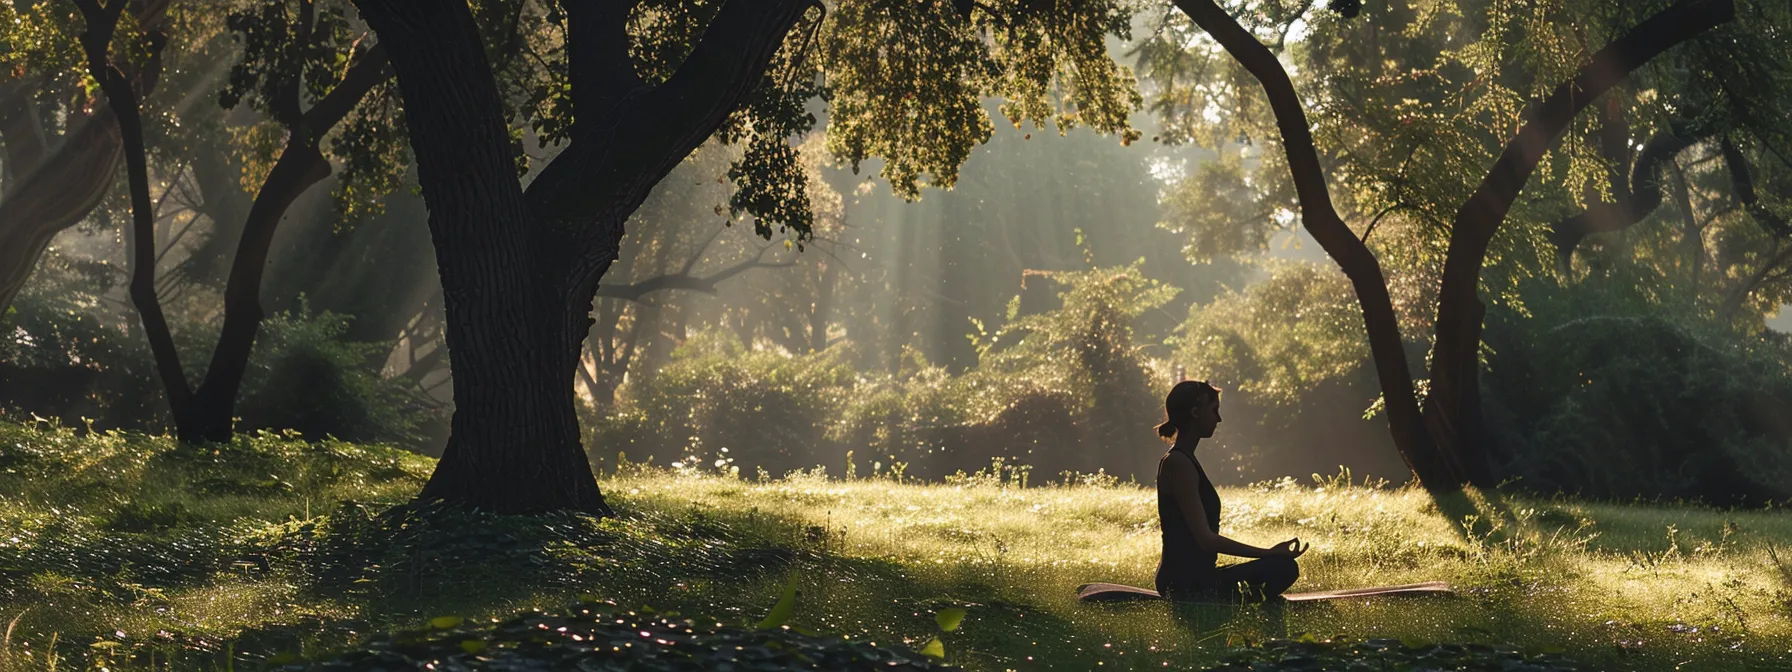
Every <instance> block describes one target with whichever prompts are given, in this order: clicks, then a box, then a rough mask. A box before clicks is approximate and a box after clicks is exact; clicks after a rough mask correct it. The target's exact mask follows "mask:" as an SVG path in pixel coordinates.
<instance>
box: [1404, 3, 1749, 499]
mask: <svg viewBox="0 0 1792 672" xmlns="http://www.w3.org/2000/svg"><path fill="white" fill-rule="evenodd" d="M1734 16H1735V5H1734V3H1733V2H1732V0H1680V1H1679V2H1676V3H1674V5H1673V6H1671V7H1669V8H1668V9H1666V10H1663V11H1661V12H1660V13H1657V14H1655V15H1654V16H1651V17H1649V18H1648V19H1647V20H1645V21H1643V22H1642V23H1641V24H1638V25H1637V26H1636V27H1635V28H1633V29H1631V30H1630V31H1629V32H1627V33H1625V34H1624V35H1622V36H1620V37H1618V38H1617V39H1616V40H1613V41H1612V42H1611V43H1610V44H1608V45H1606V46H1605V48H1603V49H1600V50H1599V51H1598V52H1596V53H1594V54H1593V57H1592V58H1591V59H1590V60H1589V61H1588V62H1587V63H1586V64H1584V65H1582V66H1581V68H1580V70H1579V71H1578V72H1576V73H1575V76H1574V78H1573V79H1571V80H1569V81H1567V82H1564V83H1563V84H1562V85H1561V86H1558V87H1557V88H1556V90H1555V91H1554V92H1553V93H1551V94H1550V96H1549V97H1548V98H1545V99H1544V100H1542V101H1540V102H1538V103H1536V104H1533V105H1532V106H1531V107H1530V109H1528V110H1527V111H1526V112H1525V114H1524V116H1523V121H1524V123H1523V125H1522V126H1521V127H1520V129H1519V131H1518V134H1517V135H1516V136H1515V137H1513V138H1512V140H1511V141H1510V142H1508V143H1507V144H1506V148H1505V150H1504V151H1503V152H1502V153H1501V154H1500V157H1499V160H1498V161H1496V162H1495V163H1494V165H1493V167H1492V168H1491V169H1490V170H1489V171H1488V173H1487V175H1486V177H1485V178H1483V179H1482V181H1481V184H1480V186H1478V187H1477V188H1476V189H1475V191H1474V194H1473V195H1471V196H1470V197H1469V198H1468V200H1467V201H1466V202H1464V203H1463V205H1462V207H1461V209H1459V210H1457V212H1456V219H1455V223H1454V226H1453V227H1452V228H1451V231H1450V246H1449V252H1448V253H1447V255H1446V257H1445V259H1444V273H1443V283H1442V286H1441V288H1440V289H1439V292H1438V311H1437V319H1436V321H1435V325H1436V327H1435V336H1434V341H1433V346H1432V356H1431V394H1430V395H1428V396H1427V397H1426V402H1425V404H1426V413H1425V419H1426V422H1427V426H1428V428H1429V429H1430V431H1431V433H1432V434H1433V436H1434V438H1435V439H1437V440H1440V441H1444V440H1448V441H1456V442H1460V443H1462V444H1463V445H1464V446H1465V447H1464V448H1462V449H1458V450H1444V451H1440V455H1443V456H1444V457H1446V458H1451V457H1454V456H1455V455H1457V454H1459V453H1460V454H1463V455H1467V456H1468V457H1467V459H1468V460H1469V461H1468V462H1465V463H1464V464H1462V465H1452V470H1453V471H1456V472H1457V473H1458V474H1459V475H1460V476H1462V477H1464V478H1469V479H1471V480H1474V479H1475V478H1477V477H1476V476H1475V474H1473V473H1470V472H1468V471H1464V469H1476V470H1484V468H1485V460H1484V458H1483V457H1478V456H1480V455H1481V453H1480V452H1479V451H1478V450H1476V449H1475V446H1476V442H1478V441H1479V440H1480V437H1479V436H1478V433H1479V432H1480V427H1479V423H1480V396H1479V395H1480V388H1479V385H1480V384H1479V382H1478V377H1479V367H1480V356H1479V355H1480V346H1481V323H1482V319H1483V318H1484V317H1485V314H1486V306H1485V305H1484V304H1482V303H1481V299H1480V297H1479V296H1478V293H1479V285H1480V280H1481V267H1482V265H1483V264H1484V263H1486V260H1487V248H1488V245H1489V243H1491V242H1492V240H1493V235H1494V233H1495V232H1496V231H1498V229H1499V226H1500V224H1502V223H1503V222H1504V221H1505V219H1506V214H1507V213H1508V212H1510V211H1511V209H1512V204H1513V202H1514V201H1515V200H1516V199H1517V198H1518V193H1519V191H1520V190H1521V189H1523V188H1524V185H1525V182H1527V181H1528V180H1529V179H1530V175H1531V173H1532V172H1534V171H1535V170H1536V168H1537V164H1538V162H1539V161H1541V160H1542V158H1543V153H1544V152H1545V151H1546V150H1548V148H1549V147H1550V146H1551V145H1552V144H1554V143H1555V140H1556V138H1558V137H1560V136H1561V134H1562V132H1563V131H1564V130H1566V129H1567V127H1568V124H1569V123H1571V122H1572V121H1573V120H1574V117H1575V116H1576V115H1578V114H1579V113H1580V111H1581V110H1582V109H1584V108H1586V106H1587V105H1589V104H1591V103H1592V102H1593V101H1594V100H1595V99H1597V98H1598V97H1599V96H1600V95H1603V94H1604V93H1605V92H1606V91H1608V90H1610V89H1611V88H1612V87H1613V86H1615V85H1617V83H1618V81H1619V80H1621V79H1623V78H1624V77H1626V76H1628V75H1629V74H1630V72H1631V71H1633V70H1635V69H1637V68H1638V67H1641V66H1642V64H1643V63H1646V62H1648V61H1649V59H1652V58H1654V57H1655V56H1656V55H1659V54H1660V53H1662V52H1664V51H1667V50H1668V49H1669V48H1671V47H1673V46H1675V45H1677V44H1680V43H1682V42H1685V41H1687V40H1690V39H1692V38H1693V37H1695V36H1697V35H1699V34H1700V33H1703V32H1705V31H1706V30H1709V29H1711V28H1712V27H1715V26H1717V25H1719V24H1722V23H1724V22H1727V21H1730V20H1731V19H1733V18H1734ZM1481 477H1482V478H1485V477H1486V475H1485V474H1481Z"/></svg>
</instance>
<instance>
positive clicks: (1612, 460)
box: [1483, 315, 1792, 505]
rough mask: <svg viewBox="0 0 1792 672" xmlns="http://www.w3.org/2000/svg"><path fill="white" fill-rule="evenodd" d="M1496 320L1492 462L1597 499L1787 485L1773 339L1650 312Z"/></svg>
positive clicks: (1711, 496) (1729, 500) (1773, 492)
mask: <svg viewBox="0 0 1792 672" xmlns="http://www.w3.org/2000/svg"><path fill="white" fill-rule="evenodd" d="M1540 322H1541V321H1540V320H1532V321H1528V322H1513V321H1510V320H1506V321H1502V322H1501V323H1500V324H1499V325H1498V327H1497V328H1495V329H1492V330H1490V334H1489V342H1490V343H1491V344H1492V345H1493V347H1494V351H1495V353H1496V354H1495V355H1493V356H1492V357H1490V358H1489V362H1488V369H1489V372H1488V374H1487V375H1486V376H1485V378H1484V381H1483V383H1484V387H1486V389H1487V393H1486V394H1484V395H1483V396H1484V401H1483V403H1484V406H1485V407H1486V408H1487V410H1488V414H1489V421H1488V423H1487V425H1488V427H1489V430H1490V433H1491V436H1490V438H1491V439H1492V440H1491V441H1490V444H1491V449H1492V451H1493V458H1494V460H1495V461H1496V466H1497V468H1498V470H1499V472H1500V473H1502V474H1504V475H1506V476H1509V477H1516V478H1518V479H1520V480H1519V482H1518V485H1520V486H1522V487H1526V488H1531V489H1537V490H1543V491H1568V492H1576V493H1580V494H1583V495H1586V496H1592V497H1601V498H1623V499H1628V498H1632V497H1647V498H1657V497H1663V498H1687V499H1698V500H1702V501H1705V502H1708V503H1711V504H1717V505H1747V504H1761V503H1764V502H1767V501H1770V500H1783V499H1786V498H1788V497H1789V496H1792V490H1789V489H1788V486H1787V485H1786V484H1787V483H1789V482H1792V480H1789V479H1792V420H1789V419H1792V403H1789V402H1792V371H1789V370H1788V368H1787V366H1786V362H1788V361H1792V358H1789V357H1788V355H1792V353H1788V352H1787V351H1786V347H1785V346H1784V344H1783V343H1779V342H1776V341H1775V340H1761V339H1758V338H1748V337H1744V336H1740V335H1738V334H1736V333H1734V332H1731V331H1729V330H1728V329H1725V328H1714V327H1709V326H1704V325H1700V324H1699V323H1698V322H1696V321H1694V320H1690V319H1685V320H1683V321H1680V322H1676V321H1671V320H1669V319H1668V318H1665V317H1660V316H1652V315H1651V316H1623V315H1608V316H1588V317H1580V318H1576V319H1570V320H1566V321H1563V322H1561V323H1559V324H1553V325H1552V324H1545V323H1540Z"/></svg>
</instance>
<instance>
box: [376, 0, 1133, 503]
mask: <svg viewBox="0 0 1792 672" xmlns="http://www.w3.org/2000/svg"><path fill="white" fill-rule="evenodd" d="M356 4H357V6H359V7H360V9H361V13H362V16H363V17H365V18H366V20H367V21H368V23H369V25H371V26H372V27H373V29H374V30H375V31H376V32H377V33H378V34H379V36H380V41H381V43H382V44H384V45H385V47H386V49H387V53H388V55H389V56H390V58H391V61H392V65H393V68H394V69H395V71H396V72H397V75H398V82H399V87H400V89H401V90H402V91H403V94H404V101H405V117H406V122H407V125H408V127H409V129H410V138H411V143H412V147H413V150H414V153H415V155H416V158H417V166H418V174H419V179H420V182H421V184H422V187H423V193H424V198H425V199H426V200H427V202H428V205H429V210H430V216H429V226H430V230H431V232H432V238H433V241H434V244H435V248H436V258H437V261H438V266H439V269H440V274H441V278H442V285H443V290H444V299H445V303H444V305H445V308H446V311H447V312H446V319H447V329H446V336H447V345H448V354H449V359H450V362H451V365H452V368H453V371H454V399H455V404H456V409H455V415H454V419H453V430H452V432H453V433H452V436H451V438H450V439H449V442H448V447H447V449H446V451H445V452H444V454H443V457H442V460H441V462H440V463H439V465H438V466H437V469H436V472H435V474H434V475H433V476H431V478H430V481H429V483H428V484H427V485H426V486H425V487H424V490H423V492H422V493H421V495H420V496H421V497H422V498H424V499H432V500H443V501H448V502H453V503H457V504H463V505H470V506H476V507H479V508H482V509H487V510H494V511H502V512H525V511H542V510H550V509H578V510H583V511H589V512H594V513H606V512H608V511H609V508H608V506H607V505H606V504H605V502H604V500H603V497H602V495H601V493H600V492H599V491H598V488H597V485H596V482H595V480H594V479H593V478H592V476H591V470H590V465H589V463H588V462H587V460H586V457H585V453H584V451H583V450H582V447H581V446H580V441H579V427H578V419H577V415H576V414H575V412H574V401H573V384H574V375H575V372H576V371H577V367H578V363H579V358H580V350H581V344H582V343H583V341H584V339H585V336H586V333H587V330H588V329H589V327H590V324H591V322H592V319H591V317H590V312H591V302H592V299H593V297H594V296H595V295H596V293H597V287H598V281H599V280H600V279H601V278H602V277H603V275H604V273H605V272H606V271H607V270H608V269H609V268H610V265H611V264H612V263H613V262H614V260H615V259H616V256H617V254H618V250H619V248H620V243H621V240H622V236H623V224H624V222H625V221H626V219H627V218H628V216H629V214H630V213H632V212H633V211H634V210H635V209H636V208H637V207H639V206H640V204H641V203H642V201H643V200H644V199H645V198H646V197H647V194H648V192H649V191H650V190H651V189H652V188H653V186H654V185H655V184H656V183H658V182H659V180H660V179H661V178H663V177H664V176H665V175H666V174H667V173H668V172H669V171H671V170H672V168H673V167H674V166H675V165H677V163H678V162H679V161H681V160H683V159H684V157H685V156H686V155H688V154H689V153H690V152H691V151H692V150H693V149H695V148H696V147H697V146H698V145H699V144H701V143H702V142H703V141H705V140H707V139H709V138H710V137H711V136H719V137H720V138H721V139H723V140H725V141H730V142H739V143H741V144H743V145H745V146H746V151H745V153H744V154H743V158H742V159H741V161H740V162H739V163H738V164H737V167H736V170H735V171H732V172H733V173H734V175H735V176H736V178H735V179H736V184H737V185H739V186H740V188H739V189H738V190H737V191H736V193H735V195H734V197H733V198H732V199H731V202H730V205H731V207H732V209H733V210H734V211H735V212H737V213H745V214H750V215H752V216H754V217H755V218H756V219H757V221H756V224H755V226H756V228H757V229H759V230H760V231H761V232H762V233H763V234H765V235H770V233H771V230H770V226H771V225H772V224H779V225H783V226H788V227H790V228H791V229H792V230H793V234H792V235H793V237H794V239H795V240H793V242H798V243H800V242H802V241H803V240H804V238H805V235H806V232H807V231H808V229H809V221H810V220H809V217H810V214H809V211H808V208H809V206H808V203H807V197H806V194H805V192H804V190H803V189H802V186H801V171H800V170H798V169H797V161H796V150H795V149H794V148H792V147H790V145H789V144H788V141H787V139H788V138H789V137H791V136H792V135H795V134H797V133H800V132H802V131H805V130H807V129H808V128H809V126H810V125H811V124H812V123H813V117H812V116H811V115H810V114H809V113H808V112H807V111H805V110H804V109H803V107H802V105H803V103H804V101H806V100H807V99H809V98H811V97H813V96H815V95H816V94H818V93H819V88H818V84H817V80H816V78H815V77H814V75H813V69H814V68H815V67H816V63H815V61H816V60H820V61H823V62H824V63H827V64H829V65H833V64H840V65H841V67H838V68H830V69H829V78H828V82H829V84H830V86H831V87H832V89H833V97H832V98H831V104H832V106H833V107H832V113H831V115H830V124H831V130H830V143H831V146H832V147H835V148H836V150H835V151H836V153H837V154H841V155H844V156H846V157H848V158H851V159H853V160H854V161H855V162H856V161H857V160H860V159H863V158H867V157H870V156H881V157H884V158H885V159H886V162H885V167H884V174H885V175H886V176H888V177H889V178H890V180H891V182H892V183H893V185H895V186H896V188H897V189H898V190H900V191H903V192H905V193H909V194H914V193H916V189H917V179H918V176H919V175H920V174H921V173H923V172H929V173H931V174H932V175H933V177H934V181H935V182H936V183H939V184H945V185H949V184H950V183H951V180H952V178H953V177H954V175H955V173H954V171H955V170H956V168H957V165H958V164H959V163H962V161H963V160H964V158H965V157H966V156H968V154H969V150H970V148H971V147H974V146H975V145H976V144H977V143H979V142H982V141H983V140H984V139H986V138H987V137H988V128H989V122H988V120H987V118H986V117H984V116H983V113H982V110H981V107H980V103H979V100H978V98H979V96H981V95H986V94H1003V93H1007V94H1012V95H1011V96H1010V97H1011V98H1013V99H1015V100H1016V101H1017V102H1018V103H1021V105H1020V106H1019V107H1016V108H1015V109H1013V110H1012V111H1011V112H1010V115H1011V117H1012V118H1013V119H1014V120H1016V123H1018V121H1019V120H1020V119H1023V118H1026V119H1034V120H1038V121H1044V120H1046V119H1048V118H1051V119H1054V120H1055V121H1057V122H1058V123H1059V125H1060V126H1065V125H1070V124H1076V123H1084V124H1089V125H1092V126H1095V127H1097V128H1100V129H1103V130H1109V131H1122V132H1126V131H1129V129H1127V128H1126V125H1125V114H1126V112H1128V111H1129V110H1130V107H1131V106H1132V105H1135V104H1136V101H1137V96H1136V94H1134V93H1132V92H1131V85H1130V82H1131V80H1130V77H1129V76H1128V75H1127V74H1126V73H1125V72H1124V71H1123V70H1122V69H1120V68H1118V66H1116V65H1115V64H1113V63H1112V62H1111V61H1110V60H1108V59H1107V58H1106V57H1105V49H1104V47H1105V44H1104V43H1103V39H1104V38H1105V36H1106V35H1107V34H1109V33H1112V32H1123V31H1124V30H1125V29H1126V20H1127V18H1128V17H1129V13H1127V12H1125V11H1122V10H1119V9H1117V8H1115V7H1113V6H1111V5H1110V4H1108V3H1081V4H1078V5H1054V6H1052V7H1043V6H1037V5H1038V4H1039V3H1013V4H1009V3H1001V4H1002V5H1003V7H1001V8H999V11H1005V12H1006V13H1007V15H1006V16H997V17H995V18H997V19H1001V21H999V22H998V21H994V20H992V19H991V16H990V15H988V14H987V13H981V14H975V17H976V18H975V19H974V18H973V15H972V14H959V13H956V11H955V10H953V9H952V8H949V7H946V6H944V5H943V4H940V5H935V4H917V3H912V2H906V1H900V0H865V1H861V2H849V3H843V4H842V5H840V6H838V7H836V8H834V9H833V10H832V12H831V14H830V15H829V16H828V17H827V18H826V19H825V20H824V19H823V14H824V10H825V7H824V6H823V5H821V4H820V3H818V2H812V1H806V0H726V1H725V2H706V3H682V2H640V3H637V2H617V3H582V2H564V3H560V4H559V5H558V6H557V7H554V8H552V14H553V15H554V16H555V17H557V18H563V23H564V32H563V33H562V34H563V35H564V39H563V42H562V43H561V44H559V45H555V49H554V50H553V51H558V50H563V51H564V56H565V57H564V61H563V63H564V75H563V77H564V79H563V80H562V81H564V82H565V87H564V90H565V91H566V92H567V93H566V94H565V95H564V102H565V104H566V107H567V108H569V110H570V115H562V116H561V117H559V118H558V119H557V120H555V123H557V124H560V125H562V126H563V127H564V132H563V136H564V139H565V140H566V146H565V148H564V150H562V151H561V153H560V154H559V155H558V156H557V157H556V158H554V159H553V160H552V161H551V162H550V163H548V164H547V166H545V167H544V168H542V169H541V170H540V171H539V173H538V174H537V175H536V176H535V177H534V179H533V181H531V182H530V183H529V184H528V187H527V189H525V188H524V187H523V185H522V184H521V183H520V181H519V180H518V178H517V169H516V152H515V151H514V150H513V148H512V144H511V140H510V138H511V136H510V132H509V129H508V127H507V123H506V121H507V117H506V116H505V99H504V97H503V96H502V95H501V91H500V88H499V86H498V83H497V82H496V81H495V78H494V77H493V68H492V65H491V63H490V61H489V59H488V58H487V51H486V45H485V44H483V43H482V42H481V36H480V33H479V31H478V28H477V25H476V24H475V20H474V15H473V12H472V11H471V10H470V8H469V7H468V6H467V5H466V4H465V3H464V2H458V1H453V2H437V3H410V2H400V1H398V0H358V2H357V3H356ZM502 6H505V5H502V3H494V5H482V9H486V10H491V9H494V8H495V7H502ZM975 12H984V10H982V9H978V10H974V11H973V13H975ZM667 26H671V27H672V28H673V29H672V30H667V29H666V27H667ZM798 26H805V27H806V28H807V29H808V30H815V31H821V33H822V34H821V35H820V37H819V38H818V39H816V40H814V41H813V43H812V42H811V40H810V39H808V33H806V32H805V33H804V37H805V39H803V40H800V41H787V39H786V38H787V36H789V35H790V34H791V33H792V31H793V30H795V29H796V28H797V27H798ZM681 27H682V28H683V30H679V28H681ZM978 30H982V31H984V33H983V35H985V36H987V35H990V34H991V32H992V31H993V32H994V37H993V39H985V37H983V36H980V35H979V33H978V32H977V31H978ZM816 44H819V45H820V50H819V53H820V55H821V58H819V59H810V58H809V52H810V47H813V46H816ZM879 54H882V55H883V56H884V58H883V59H882V60H879V59H878V58H877V56H878V55H879ZM1023 65H1025V66H1029V67H1021V66H1023ZM1060 73H1073V75H1074V80H1073V81H1071V82H1070V84H1069V85H1068V86H1067V87H1065V88H1066V89H1068V91H1066V92H1063V97H1064V98H1067V99H1069V100H1068V102H1067V103H1066V104H1065V105H1064V106H1063V108H1064V109H1062V110H1060V109H1057V107H1056V106H1054V105H1053V104H1052V102H1051V101H1052V99H1054V98H1056V97H1057V94H1058V92H1056V91H1054V90H1053V88H1052V86H1051V84H1052V82H1053V81H1054V79H1055V78H1056V76H1057V75H1059V74H1060ZM774 75H775V76H774ZM1071 110H1074V112H1072V111H1071ZM538 130H539V129H538ZM1127 137H1128V139H1129V140H1130V138H1131V137H1135V134H1129V135H1128V136H1127Z"/></svg>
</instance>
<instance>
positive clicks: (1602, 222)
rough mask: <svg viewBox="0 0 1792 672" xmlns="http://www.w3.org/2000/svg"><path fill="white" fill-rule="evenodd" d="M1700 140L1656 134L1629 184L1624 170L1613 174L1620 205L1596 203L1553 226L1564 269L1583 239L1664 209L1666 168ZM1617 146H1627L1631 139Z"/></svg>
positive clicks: (1667, 131)
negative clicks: (1664, 173)
mask: <svg viewBox="0 0 1792 672" xmlns="http://www.w3.org/2000/svg"><path fill="white" fill-rule="evenodd" d="M1700 139H1701V138H1699V137H1696V136H1694V135H1693V134H1690V133H1688V134H1682V133H1680V132H1677V131H1675V130H1674V129H1672V128H1670V129H1664V130H1662V131H1658V132H1656V134H1655V135H1654V136H1653V137H1650V138H1649V141H1648V142H1646V143H1644V144H1643V151H1641V152H1640V153H1638V154H1637V157H1636V165H1635V166H1634V167H1633V168H1632V169H1631V172H1630V176H1629V178H1628V180H1626V179H1625V177H1624V175H1623V173H1622V172H1620V171H1621V169H1618V170H1614V171H1613V174H1614V176H1615V179H1614V181H1613V183H1612V195H1613V196H1614V197H1615V201H1616V202H1613V203H1605V202H1599V203H1595V204H1594V205H1593V206H1592V207H1589V208H1587V209H1586V210H1585V211H1583V212H1579V213H1575V214H1574V215H1571V216H1569V217H1566V218H1563V219H1561V220H1557V221H1556V222H1555V224H1553V225H1551V226H1550V231H1549V240H1550V242H1552V243H1555V246H1556V254H1557V257H1558V260H1559V262H1560V263H1561V265H1562V267H1563V268H1567V267H1568V265H1569V263H1570V262H1572V261H1573V258H1574V250H1575V248H1576V247H1579V246H1580V241H1581V240H1582V239H1584V238H1586V237H1587V236H1589V235H1592V234H1595V233H1610V232H1613V231H1622V230H1624V229H1627V228H1630V227H1631V226H1633V225H1635V224H1636V223H1637V222H1640V221H1643V218H1645V217H1648V216H1649V213H1651V212H1654V211H1655V209H1656V208H1658V207H1661V188H1662V184H1661V166H1662V164H1663V163H1666V162H1668V161H1672V160H1673V159H1674V156H1675V155H1677V154H1679V153H1680V151H1681V150H1684V149H1686V148H1687V147H1691V146H1692V145H1693V144H1694V143H1696V142H1698V141H1699V140H1700ZM1616 142H1619V143H1620V144H1627V143H1628V142H1629V138H1628V137H1625V138H1622V139H1620V140H1616Z"/></svg>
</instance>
